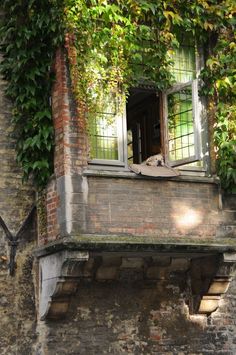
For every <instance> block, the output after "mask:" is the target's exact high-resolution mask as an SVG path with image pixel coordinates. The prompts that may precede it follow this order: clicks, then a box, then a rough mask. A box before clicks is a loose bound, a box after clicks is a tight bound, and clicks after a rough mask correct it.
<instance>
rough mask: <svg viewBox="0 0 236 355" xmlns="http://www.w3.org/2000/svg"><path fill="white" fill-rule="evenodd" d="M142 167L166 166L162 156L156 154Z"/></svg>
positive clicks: (143, 163)
mask: <svg viewBox="0 0 236 355" xmlns="http://www.w3.org/2000/svg"><path fill="white" fill-rule="evenodd" d="M141 165H148V166H165V161H164V157H163V155H162V154H155V155H152V156H151V157H149V158H147V159H146V160H145V161H143V162H142V163H141Z"/></svg>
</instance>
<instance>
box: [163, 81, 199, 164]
mask: <svg viewBox="0 0 236 355" xmlns="http://www.w3.org/2000/svg"><path fill="white" fill-rule="evenodd" d="M198 86H199V84H198V79H194V80H192V81H188V82H186V83H182V84H176V85H173V86H172V87H171V88H169V89H168V90H166V91H165V92H162V93H161V95H162V102H163V105H162V111H163V115H162V116H163V121H164V122H163V128H164V129H163V132H164V134H163V136H164V137H163V147H164V149H163V150H164V152H163V154H164V156H165V161H166V162H167V163H168V164H169V165H170V166H173V167H175V166H180V165H184V164H189V163H193V162H196V161H198V160H200V159H201V144H200V126H201V124H200V106H201V103H200V100H199V96H198ZM186 87H191V88H192V114H193V127H194V155H193V156H191V157H188V158H184V159H179V160H175V161H173V160H170V159H169V158H168V157H169V132H168V95H169V94H173V93H176V92H179V91H181V90H183V89H184V88H186Z"/></svg>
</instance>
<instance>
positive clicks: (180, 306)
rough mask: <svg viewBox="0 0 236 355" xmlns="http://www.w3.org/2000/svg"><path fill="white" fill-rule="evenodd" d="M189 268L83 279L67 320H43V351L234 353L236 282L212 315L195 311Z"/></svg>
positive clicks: (181, 354)
mask: <svg viewBox="0 0 236 355" xmlns="http://www.w3.org/2000/svg"><path fill="white" fill-rule="evenodd" d="M187 294H188V290H187V287H186V278H185V274H183V273H182V274H181V273H176V274H174V273H173V274H172V275H171V276H170V278H169V279H164V278H163V277H162V279H159V280H156V281H155V282H154V281H147V280H146V281H143V280H142V282H140V280H137V281H135V279H134V277H133V274H132V272H131V271H130V273H129V274H127V273H125V274H123V277H120V278H119V279H118V280H116V281H109V282H108V281H104V280H103V281H100V282H99V281H93V282H92V283H91V282H88V281H87V282H85V281H84V282H81V283H80V285H79V288H78V293H77V295H76V296H75V297H74V298H73V302H72V304H71V307H70V311H69V314H68V317H67V319H66V320H63V321H61V322H48V323H44V322H41V325H40V330H39V331H40V334H41V335H40V339H41V340H39V341H38V344H37V347H38V353H39V354H41V353H42V352H41V351H42V349H43V351H44V353H45V354H57V355H64V354H70V355H72V354H74V355H75V354H76V355H77V354H86V355H87V354H89V355H95V354H115V355H118V354H133V355H135V354H145V355H147V354H150V355H153V354H160V355H164V354H165V355H177V354H178V355H190V354H191V355H197V354H198V355H199V354H201V355H210V354H222V355H234V354H235V353H236V315H235V312H233V307H235V297H236V284H235V283H234V284H232V285H231V289H230V292H229V294H228V295H227V296H226V297H225V298H224V299H223V300H222V301H221V307H220V309H219V310H218V311H217V312H215V313H214V315H212V316H211V317H208V318H206V317H205V316H190V315H189V313H188V308H187V306H186V305H185V300H186V297H187Z"/></svg>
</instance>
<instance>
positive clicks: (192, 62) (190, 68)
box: [172, 45, 196, 83]
mask: <svg viewBox="0 0 236 355" xmlns="http://www.w3.org/2000/svg"><path fill="white" fill-rule="evenodd" d="M172 60H173V62H174V64H173V76H174V78H175V80H176V82H178V83H186V82H188V81H191V80H193V79H195V77H196V59H195V48H194V46H184V45H182V46H180V47H179V48H178V49H175V51H174V53H173V55H172Z"/></svg>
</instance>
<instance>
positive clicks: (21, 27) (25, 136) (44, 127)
mask: <svg viewBox="0 0 236 355" xmlns="http://www.w3.org/2000/svg"><path fill="white" fill-rule="evenodd" d="M60 9H61V5H60V0H55V1H53V0H51V1H50V0H40V1H37V0H30V1H28V0H4V1H3V11H4V16H3V19H2V26H1V32H0V36H1V51H2V53H3V54H4V58H3V61H2V62H1V73H2V74H3V76H4V78H5V79H6V81H7V88H6V94H7V95H8V97H9V98H10V99H11V101H12V105H13V122H14V123H15V127H16V135H17V159H18V161H19V162H20V163H21V165H22V168H23V173H24V178H28V177H29V176H32V177H33V179H34V181H35V183H36V184H37V186H38V187H42V186H43V185H44V184H45V183H46V181H47V179H48V177H49V176H50V175H51V173H52V171H53V159H52V158H53V125H52V114H51V107H50V93H51V88H52V82H53V73H52V71H51V67H52V60H53V57H54V54H55V50H56V48H57V47H58V46H59V44H60V43H61V42H62V39H63V36H62V25H61V21H60V18H61V14H60Z"/></svg>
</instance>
